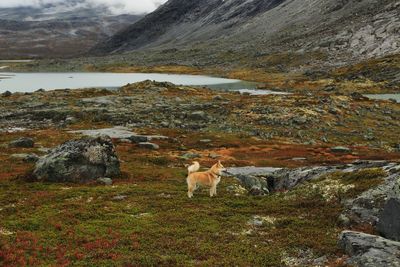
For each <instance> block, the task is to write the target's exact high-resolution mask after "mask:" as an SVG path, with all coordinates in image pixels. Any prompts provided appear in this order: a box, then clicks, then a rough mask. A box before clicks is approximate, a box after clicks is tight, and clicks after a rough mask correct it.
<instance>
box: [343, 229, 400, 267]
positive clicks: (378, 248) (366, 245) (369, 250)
mask: <svg viewBox="0 0 400 267" xmlns="http://www.w3.org/2000/svg"><path fill="white" fill-rule="evenodd" d="M339 245H340V247H341V248H342V249H344V250H345V252H346V253H347V254H348V255H349V256H350V259H349V260H348V261H347V264H349V265H351V266H363V267H376V266H387V267H398V266H400V254H399V253H400V242H396V241H391V240H388V239H385V238H383V237H380V236H374V235H369V234H364V233H359V232H353V231H344V232H342V234H341V235H340V238H339Z"/></svg>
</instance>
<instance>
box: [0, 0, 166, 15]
mask: <svg viewBox="0 0 400 267" xmlns="http://www.w3.org/2000/svg"><path fill="white" fill-rule="evenodd" d="M166 1H167V0H1V1H0V8H12V7H37V8H39V7H44V6H46V5H49V4H52V5H59V6H66V7H69V8H71V7H77V8H78V7H96V6H105V7H107V8H108V9H109V10H110V12H111V13H113V14H126V13H128V14H143V13H149V12H152V11H154V10H155V9H156V8H157V7H158V6H160V5H161V4H163V3H165V2H166Z"/></svg>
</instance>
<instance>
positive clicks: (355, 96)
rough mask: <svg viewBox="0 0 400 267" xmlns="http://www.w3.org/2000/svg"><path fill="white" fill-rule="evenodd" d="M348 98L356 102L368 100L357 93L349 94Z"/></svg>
mask: <svg viewBox="0 0 400 267" xmlns="http://www.w3.org/2000/svg"><path fill="white" fill-rule="evenodd" d="M350 96H351V98H352V99H353V100H356V101H362V100H368V97H366V96H364V95H362V94H360V93H358V92H353V93H351V94H350Z"/></svg>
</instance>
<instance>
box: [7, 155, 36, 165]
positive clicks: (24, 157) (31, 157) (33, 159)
mask: <svg viewBox="0 0 400 267" xmlns="http://www.w3.org/2000/svg"><path fill="white" fill-rule="evenodd" d="M11 158H14V159H20V160H22V161H23V162H26V163H36V162H37V161H38V160H39V156H38V155H36V154H13V155H11Z"/></svg>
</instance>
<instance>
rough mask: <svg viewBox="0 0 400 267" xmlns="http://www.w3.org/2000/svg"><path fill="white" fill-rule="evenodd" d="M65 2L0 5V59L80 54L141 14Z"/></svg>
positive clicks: (76, 2) (77, 2)
mask: <svg viewBox="0 0 400 267" xmlns="http://www.w3.org/2000/svg"><path fill="white" fill-rule="evenodd" d="M66 3H69V5H66V4H65V3H64V5H63V4H62V3H61V4H59V5H47V6H43V7H36V8H33V7H17V8H0V58H3V59H4V58H10V59H12V58H21V57H70V56H74V55H79V54H82V53H84V52H86V51H87V50H88V49H89V48H90V47H92V46H93V45H94V44H96V43H97V42H98V41H99V40H101V39H103V38H107V37H108V36H111V35H113V34H115V33H116V32H118V31H119V30H121V29H123V28H124V27H127V26H128V25H130V24H131V23H132V22H135V21H136V20H138V19H139V18H141V17H142V16H138V15H128V14H123V15H114V14H111V13H110V12H109V10H107V8H106V7H100V6H98V7H90V6H80V5H79V3H80V2H79V1H78V0H77V1H73V2H71V1H70V2H66ZM71 3H75V5H72V4H71Z"/></svg>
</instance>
